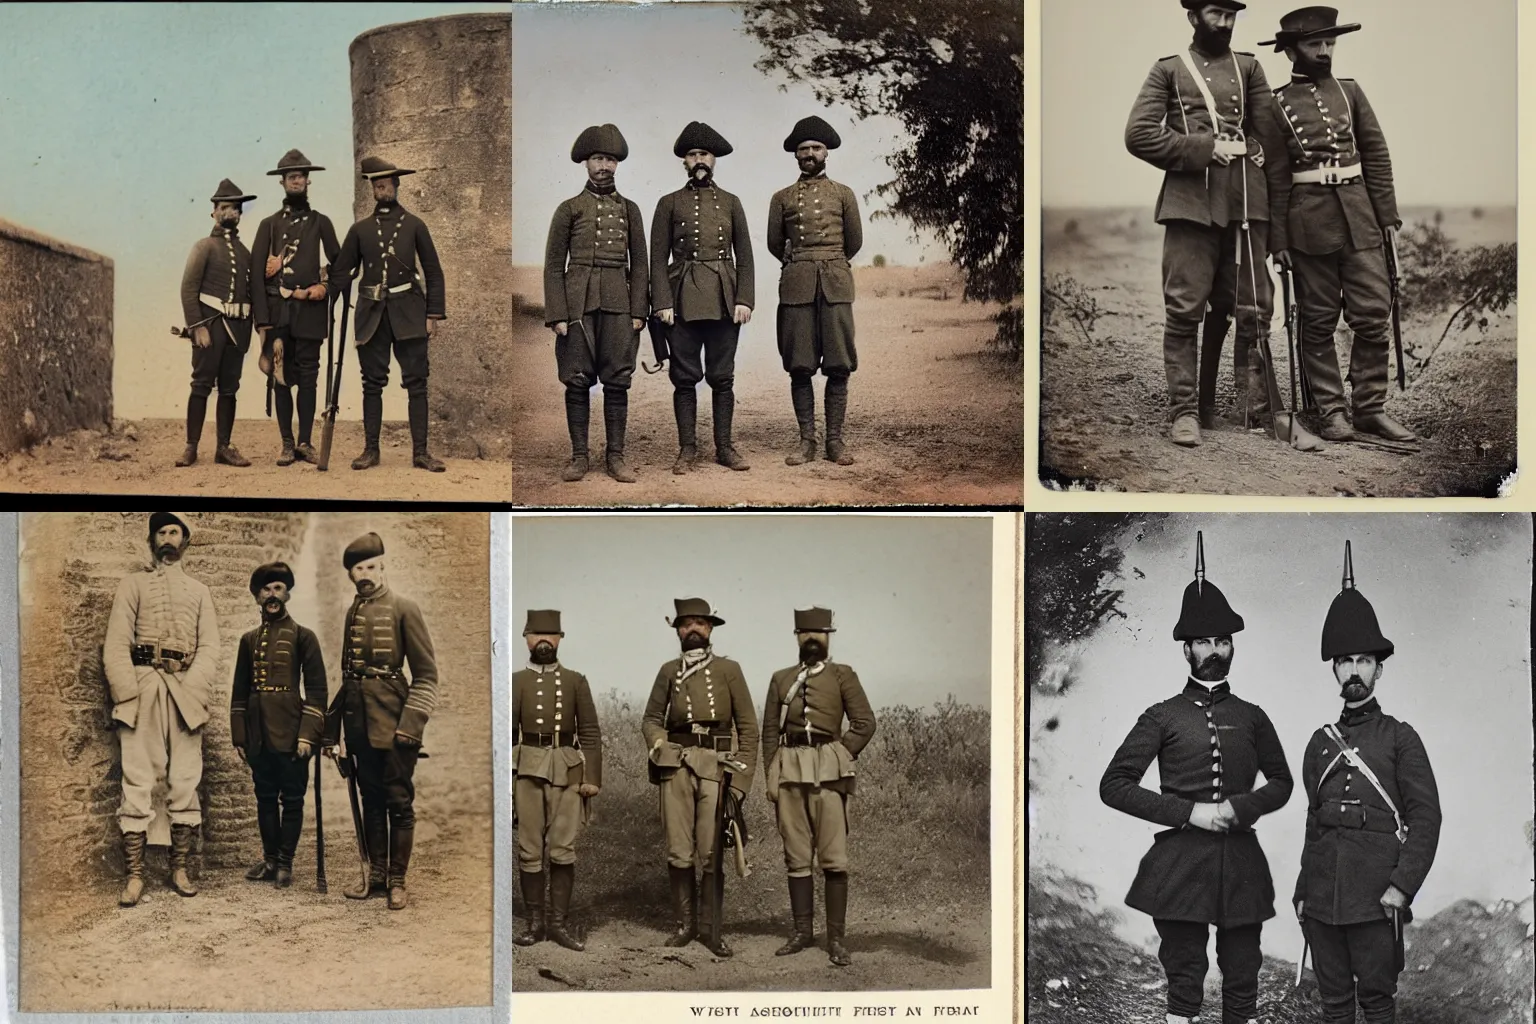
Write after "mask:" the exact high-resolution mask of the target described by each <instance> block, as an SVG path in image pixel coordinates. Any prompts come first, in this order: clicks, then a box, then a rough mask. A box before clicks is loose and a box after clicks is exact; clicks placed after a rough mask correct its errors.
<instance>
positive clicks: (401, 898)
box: [389, 825, 416, 910]
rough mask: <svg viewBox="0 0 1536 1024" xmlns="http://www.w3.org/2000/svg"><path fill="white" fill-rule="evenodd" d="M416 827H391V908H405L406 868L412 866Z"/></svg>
mask: <svg viewBox="0 0 1536 1024" xmlns="http://www.w3.org/2000/svg"><path fill="white" fill-rule="evenodd" d="M415 838H416V829H415V828H414V827H413V828H401V827H399V826H398V825H390V827H389V909H390V910H404V909H405V870H406V868H408V867H410V866H411V844H412V842H413V841H414V840H415Z"/></svg>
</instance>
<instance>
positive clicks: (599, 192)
mask: <svg viewBox="0 0 1536 1024" xmlns="http://www.w3.org/2000/svg"><path fill="white" fill-rule="evenodd" d="M586 190H587V191H588V192H591V193H592V194H593V195H595V196H611V195H613V194H614V193H615V192H617V191H618V190H619V186H617V185H599V184H597V183H596V182H594V181H593V180H592V179H591V178H588V179H587V184H586Z"/></svg>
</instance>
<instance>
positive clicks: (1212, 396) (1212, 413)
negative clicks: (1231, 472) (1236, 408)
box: [1200, 309, 1242, 430]
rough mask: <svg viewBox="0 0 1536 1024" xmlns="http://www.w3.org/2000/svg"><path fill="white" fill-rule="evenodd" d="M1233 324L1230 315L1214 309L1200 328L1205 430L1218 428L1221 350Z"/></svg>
mask: <svg viewBox="0 0 1536 1024" xmlns="http://www.w3.org/2000/svg"><path fill="white" fill-rule="evenodd" d="M1231 324H1232V317H1231V316H1230V315H1228V314H1227V313H1226V312H1225V311H1221V312H1218V311H1216V310H1214V309H1213V310H1210V311H1209V312H1207V313H1206V314H1205V323H1204V325H1203V326H1202V327H1201V328H1200V426H1201V428H1202V429H1204V430H1215V429H1216V379H1217V378H1218V377H1219V376H1221V350H1222V348H1223V347H1224V346H1225V345H1226V343H1227V328H1228V327H1230V326H1231ZM1237 379H1238V380H1242V378H1241V377H1239V378H1237Z"/></svg>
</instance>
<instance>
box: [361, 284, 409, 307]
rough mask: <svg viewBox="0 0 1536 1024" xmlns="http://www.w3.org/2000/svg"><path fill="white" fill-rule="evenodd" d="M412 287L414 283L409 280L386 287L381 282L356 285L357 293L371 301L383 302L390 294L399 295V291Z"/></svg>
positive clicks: (406, 290)
mask: <svg viewBox="0 0 1536 1024" xmlns="http://www.w3.org/2000/svg"><path fill="white" fill-rule="evenodd" d="M412 287H414V285H413V284H412V282H410V281H407V282H405V284H397V285H395V286H394V287H393V288H386V287H384V286H383V285H382V284H363V285H358V287H357V294H358V295H359V296H361V297H362V298H365V299H368V300H370V301H372V302H383V301H384V300H385V299H386V298H388V297H389V296H391V295H399V294H400V293H401V292H408V291H410V290H411V288H412Z"/></svg>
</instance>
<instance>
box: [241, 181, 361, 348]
mask: <svg viewBox="0 0 1536 1024" xmlns="http://www.w3.org/2000/svg"><path fill="white" fill-rule="evenodd" d="M339 249H340V246H339V244H338V243H337V241H336V229H335V227H333V226H332V225H331V219H330V218H329V217H327V216H326V215H325V214H323V213H321V212H319V211H318V210H315V209H312V208H311V207H310V206H309V204H308V203H305V204H303V205H302V206H295V205H291V204H288V203H284V204H283V208H282V209H280V210H278V212H276V213H274V214H272V215H271V216H270V217H267V218H266V219H265V220H263V221H262V222H261V223H260V224H259V225H258V226H257V228H256V237H255V239H254V240H253V241H252V242H251V258H252V260H253V262H254V263H255V265H256V272H255V273H254V274H252V275H251V299H250V302H251V316H252V319H253V321H254V322H255V324H256V326H258V327H272V328H275V329H277V330H279V331H286V332H287V334H288V335H289V336H290V337H293V338H301V339H303V340H305V341H323V340H324V339H325V336H326V335H327V334H328V333H330V324H329V323H328V322H327V321H326V312H327V310H328V309H329V308H330V306H329V303H327V302H326V301H325V300H324V299H295V298H292V297H285V296H284V294H283V292H285V291H287V292H293V291H296V290H297V289H300V288H310V287H313V286H314V285H317V284H324V285H326V288H327V290H331V285H330V283H329V280H328V278H329V274H328V273H327V272H326V270H325V268H324V267H323V266H322V264H321V256H322V255H323V256H324V259H325V263H327V264H330V263H334V262H335V261H336V254H337V252H338V251H339ZM268 256H276V257H277V258H278V259H279V260H280V261H281V263H282V266H280V267H279V268H278V271H277V273H275V274H273V275H272V276H271V277H267V276H266V266H267V257H268Z"/></svg>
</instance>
